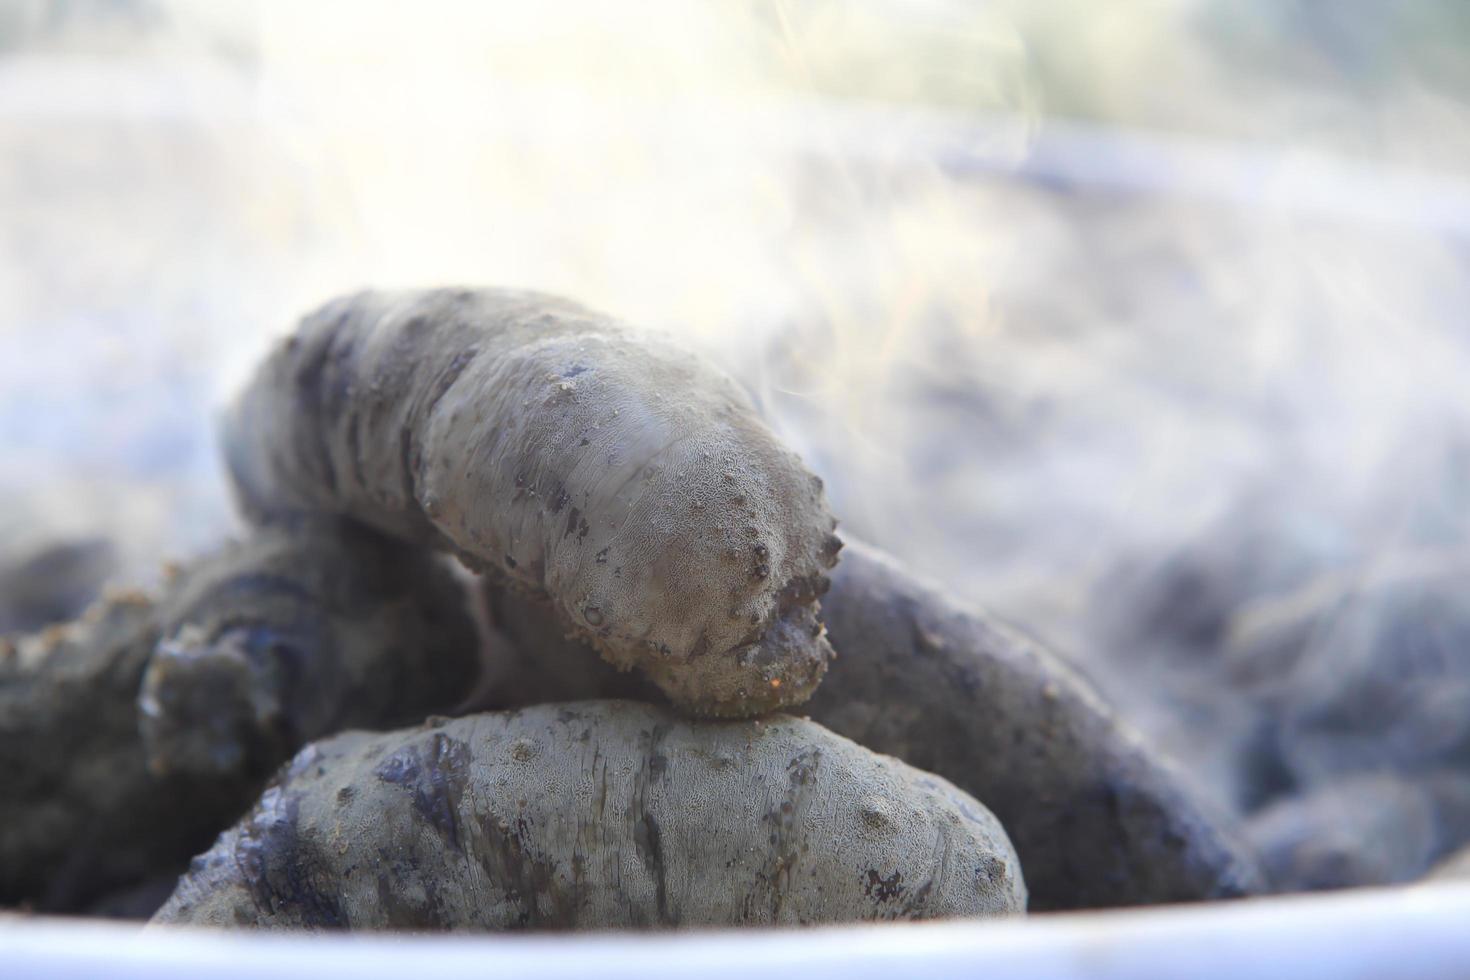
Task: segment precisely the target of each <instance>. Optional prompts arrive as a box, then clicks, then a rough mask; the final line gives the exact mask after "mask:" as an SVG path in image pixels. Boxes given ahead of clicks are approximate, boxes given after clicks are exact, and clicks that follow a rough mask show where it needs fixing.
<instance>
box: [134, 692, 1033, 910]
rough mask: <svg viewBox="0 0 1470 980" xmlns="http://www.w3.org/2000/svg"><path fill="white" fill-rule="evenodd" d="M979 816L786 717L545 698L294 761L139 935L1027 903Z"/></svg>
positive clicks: (994, 832) (916, 777)
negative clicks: (739, 717)
mask: <svg viewBox="0 0 1470 980" xmlns="http://www.w3.org/2000/svg"><path fill="white" fill-rule="evenodd" d="M1025 902H1026V893H1025V885H1024V883H1023V881H1022V878H1021V872H1020V867H1019V865H1018V864H1017V862H1016V858H1015V854H1014V853H1013V851H1012V850H1011V846H1010V843H1009V842H1008V840H1007V839H1006V836H1005V833H1004V831H1003V830H1002V829H1001V827H1000V825H999V823H998V822H997V821H996V820H995V818H994V817H993V816H991V815H990V813H989V812H988V811H987V810H985V808H984V807H982V806H981V805H980V804H979V803H977V802H975V801H974V800H972V799H970V798H969V797H967V796H965V795H964V794H963V793H961V792H960V791H958V790H957V789H955V788H954V787H953V786H952V785H950V784H949V783H946V782H945V781H944V780H942V779H939V778H937V777H934V776H931V775H929V774H927V773H923V772H919V771H918V770H915V769H911V768H910V767H908V766H906V765H904V764H903V763H901V762H899V761H898V760H896V759H892V758H888V757H886V756H879V755H875V754H874V753H871V752H868V751H867V750H865V749H863V748H862V747H861V746H858V745H856V744H854V743H852V742H850V741H848V740H847V739H844V738H841V737H840V736H837V735H834V734H832V733H830V732H828V731H826V730H825V729H823V728H821V727H820V726H818V725H816V724H814V723H812V722H809V721H805V720H801V719H796V718H791V717H788V716H784V715H775V716H772V717H771V718H769V719H767V720H765V721H763V722H762V721H756V722H750V721H724V722H693V723H691V722H688V721H686V720H684V719H682V718H680V717H679V716H677V715H675V714H673V713H671V712H670V711H669V710H668V709H665V708H661V707H655V706H650V705H643V704H637V703H634V702H626V701H588V702H574V703H568V704H562V705H542V706H537V707H534V708H530V709H527V710H524V711H516V712H506V713H501V714H486V715H474V716H469V717H465V718H460V719H457V720H454V721H448V722H442V723H438V724H430V725H426V726H423V727H421V728H419V729H415V730H409V731H405V732H398V733H390V734H384V735H368V734H364V733H347V734H344V735H339V736H336V737H334V738H331V739H327V740H325V741H322V742H319V743H317V744H315V745H313V746H310V747H308V748H307V749H305V750H303V751H302V752H301V753H300V754H299V755H298V756H297V758H296V759H295V760H294V761H293V763H292V764H291V766H290V767H289V768H288V769H287V770H286V771H285V772H284V773H283V774H282V775H281V776H280V777H279V778H278V780H277V781H276V783H275V784H273V785H272V786H271V787H270V788H268V789H267V791H266V793H265V795H264V796H263V797H262V799H261V801H260V803H259V804H258V805H257V806H256V808H255V809H254V810H253V811H252V812H251V813H250V814H249V815H248V816H247V817H246V818H245V819H244V820H243V821H241V823H239V824H238V825H237V826H236V827H234V828H232V829H231V830H229V831H227V832H226V833H225V834H223V835H221V837H220V839H219V841H218V842H217V843H216V844H215V846H214V848H213V849H211V850H210V851H209V852H207V853H206V854H204V855H202V856H201V857H199V858H197V859H196V860H195V862H194V865H193V868H192V870H191V872H190V873H189V874H188V875H186V876H185V877H184V879H183V880H182V881H181V883H180V885H179V888H178V890H177V891H176V892H175V893H174V895H173V896H172V897H171V898H170V899H169V901H168V902H167V903H166V904H165V905H164V907H163V909H161V910H160V912H159V914H158V915H157V916H156V918H155V920H154V921H155V922H160V923H191V924H199V925H211V926H258V927H270V928H289V927H298V928H303V927H304V928H314V929H336V928H343V929H426V930H449V929H453V930H462V929H485V930H505V929H607V928H668V927H695V926H733V925H775V924H786V925H795V924H809V923H821V922H844V921H860V920H863V921H871V920H890V919H928V918H939V917H949V916H998V915H1007V914H1017V913H1020V912H1022V911H1024V909H1025Z"/></svg>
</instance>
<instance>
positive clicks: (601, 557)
mask: <svg viewBox="0 0 1470 980" xmlns="http://www.w3.org/2000/svg"><path fill="white" fill-rule="evenodd" d="M608 550H609V549H608V548H603V549H602V550H601V551H599V552H598V553H597V564H599V565H606V564H607V553H608Z"/></svg>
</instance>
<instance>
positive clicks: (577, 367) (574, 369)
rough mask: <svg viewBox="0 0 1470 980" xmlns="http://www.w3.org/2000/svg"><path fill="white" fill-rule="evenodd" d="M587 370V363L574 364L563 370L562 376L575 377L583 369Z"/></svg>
mask: <svg viewBox="0 0 1470 980" xmlns="http://www.w3.org/2000/svg"><path fill="white" fill-rule="evenodd" d="M586 370H587V368H586V366H585V365H582V364H574V365H572V366H571V367H569V368H567V369H566V370H565V371H563V372H562V373H561V376H562V377H563V378H575V377H576V376H577V375H579V374H581V373H582V372H583V371H586Z"/></svg>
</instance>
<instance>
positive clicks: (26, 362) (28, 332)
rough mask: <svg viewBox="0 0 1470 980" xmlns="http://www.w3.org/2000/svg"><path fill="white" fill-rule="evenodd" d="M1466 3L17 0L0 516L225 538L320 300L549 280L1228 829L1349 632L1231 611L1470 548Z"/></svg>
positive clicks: (9, 50)
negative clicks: (663, 358)
mask: <svg viewBox="0 0 1470 980" xmlns="http://www.w3.org/2000/svg"><path fill="white" fill-rule="evenodd" d="M1465 21H1466V18H1465V17H1464V16H1463V15H1461V14H1459V13H1458V7H1457V5H1456V4H1455V3H1453V2H1445V3H1421V4H1407V3H1341V4H1333V5H1325V4H1324V5H1310V4H1287V5H1283V4H1276V3H1267V2H1264V0H1253V2H1247V3H1233V2H1231V3H1227V2H1223V0H1195V2H1148V0H1138V2H1130V3H1112V4H1095V3H1091V2H1088V0H1052V2H1042V3H1036V2H1021V0H1013V2H990V3H980V4H977V3H972V2H962V0H928V2H924V3H897V2H893V3H873V4H861V5H857V4H843V3H836V2H828V0H818V2H801V3H799V2H794V0H792V2H780V0H773V2H748V3H747V2H738V3H737V2H717V3H700V4H692V3H685V2H681V0H656V2H647V3H639V4H634V5H616V6H614V5H608V4H600V3H595V2H591V0H584V2H577V3H572V4H558V5H555V8H554V9H553V8H550V7H546V6H544V5H536V4H510V3H505V4H501V3H495V4H486V3H474V2H459V3H451V2H436V3H427V4H416V5H414V6H413V8H412V11H411V12H410V10H409V8H407V7H405V6H403V5H401V4H396V3H388V2H382V0H350V2H349V0H330V2H314V3H310V4H298V3H288V2H284V0H237V2H232V3H221V4H209V5H196V4H188V3H183V2H162V0H159V2H149V0H131V2H129V0H91V2H72V3H63V2H56V0H31V2H18V3H11V4H8V5H6V6H3V7H0V249H3V253H0V324H3V326H0V440H3V444H4V446H5V447H6V453H7V462H8V464H9V465H7V467H5V470H4V472H3V473H0V499H3V500H4V501H5V510H6V512H7V513H8V514H10V515H15V516H13V517H12V519H11V520H10V521H9V522H8V525H7V527H6V528H0V531H3V532H4V533H8V534H10V535H12V536H15V537H24V536H27V535H29V536H32V537H34V536H36V535H39V534H44V533H67V534H71V533H81V532H82V531H85V530H88V529H96V528H101V529H104V530H106V531H108V532H109V533H111V534H113V535H114V536H116V537H118V538H119V539H120V540H121V541H122V543H123V544H124V546H125V548H126V549H127V553H128V554H129V555H130V556H131V558H132V560H133V562H134V567H135V569H136V570H137V572H138V574H140V575H146V572H145V571H144V569H146V567H148V565H149V563H151V562H153V561H155V560H156V559H157V558H158V557H160V556H162V555H165V554H170V553H179V552H187V551H191V550H196V549H197V548H199V547H202V546H203V545H204V544H206V543H207V542H208V541H210V540H213V539H214V538H215V537H217V536H218V535H220V534H222V533H224V532H225V530H226V529H228V527H229V526H230V522H231V518H230V515H229V507H228V501H227V497H226V493H225V491H224V488H223V487H222V486H221V482H220V480H219V477H218V475H217V466H216V464H215V461H214V457H213V452H214V450H213V445H212V413H213V411H214V410H215V409H216V408H217V406H218V405H219V404H220V403H221V401H222V400H223V399H224V398H225V397H226V395H227V394H228V392H229V391H230V390H231V389H232V388H233V387H234V386H235V385H237V384H238V383H239V382H240V380H241V379H242V377H243V375H244V373H245V372H246V371H247V370H248V368H249V365H250V364H251V363H252V362H253V360H254V359H255V358H256V357H257V356H258V355H259V354H260V352H261V351H262V350H263V349H264V348H265V346H266V344H267V343H268V341H269V339H270V338H271V337H272V336H274V335H276V334H278V333H280V332H281V331H283V330H284V329H286V328H287V326H288V325H289V324H290V322H291V320H292V318H293V317H294V316H295V315H296V314H298V313H299V312H300V311H301V310H303V309H305V308H307V307H309V306H311V305H313V304H315V303H316V302H318V301H319V300H321V299H322V298H323V297H325V296H328V295H330V294H333V293H337V292H341V291H343V290H346V289H351V288H356V287H359V286H361V285H363V284H373V285H380V286H418V285H433V284H440V283H449V282H464V283H486V284H494V283H501V284H514V285H520V286H527V287H536V288H543V289H548V290H552V291H557V292H563V293H567V294H570V295H573V296H576V297H578V298H579V299H581V300H583V301H585V302H587V303H589V304H591V305H594V306H597V307H601V308H604V309H607V310H609V311H613V312H616V313H619V314H621V315H623V316H624V317H626V318H628V319H630V320H632V321H635V322H638V323H640V324H646V325H648V326H650V327H652V328H655V329H660V330H667V331H672V332H676V333H678V334H680V335H681V336H683V337H684V338H685V339H686V340H687V341H688V342H690V343H692V344H695V345H697V346H700V347H702V348H704V349H705V350H707V351H708V352H709V353H710V354H711V355H712V356H713V357H715V358H716V359H717V360H719V361H721V362H722V363H724V364H726V365H727V366H729V367H731V368H732V369H733V370H734V371H736V373H738V374H739V375H740V376H741V377H742V378H744V379H745V380H746V381H747V383H748V384H749V385H750V387H751V389H752V390H753V392H754V393H755V394H756V396H757V397H758V399H759V400H760V402H761V404H762V406H763V408H764V409H765V410H766V411H767V412H768V414H769V415H770V417H771V418H772V419H773V420H774V421H775V423H776V424H777V425H778V427H780V428H781V430H782V432H783V434H784V435H786V437H787V438H789V439H790V440H791V441H792V442H793V443H794V444H796V445H797V446H798V447H799V448H800V449H801V450H802V451H803V453H804V454H805V455H806V456H807V458H808V459H809V460H810V461H811V462H812V463H813V465H814V467H815V468H816V469H817V470H818V471H819V472H821V473H822V474H823V476H824V477H826V479H827V483H828V486H829V488H830V491H831V494H832V497H833V499H834V503H835V505H836V507H837V509H838V511H839V513H840V514H841V515H843V518H844V524H845V527H846V528H848V529H849V530H850V531H852V532H853V533H855V534H859V535H862V536H864V537H867V538H870V539H872V540H874V541H876V542H878V543H880V544H882V545H884V546H886V547H888V548H889V549H891V550H893V551H895V552H897V553H899V554H900V555H901V556H903V557H904V558H906V559H908V560H909V561H910V562H911V563H912V564H913V565H915V566H916V567H919V568H921V569H923V570H924V571H926V572H927V573H929V574H931V575H933V576H935V577H937V578H939V579H941V580H943V581H945V582H946V583H947V584H948V585H949V587H950V588H952V589H953V590H954V591H955V592H957V593H959V594H961V595H963V596H965V597H967V598H969V599H971V600H973V601H976V602H979V603H982V604H984V605H987V606H989V607H991V608H994V609H996V610H998V611H1000V612H1002V613H1003V614H1005V615H1007V616H1008V617H1010V618H1012V619H1014V620H1017V621H1019V622H1020V623H1022V624H1024V625H1025V626H1027V627H1028V628H1030V629H1031V630H1032V631H1033V632H1036V633H1039V634H1041V635H1042V636H1044V637H1046V638H1049V639H1051V640H1053V641H1054V642H1055V643H1056V644H1057V645H1058V646H1059V647H1060V648H1061V649H1063V650H1064V651H1065V652H1066V653H1067V654H1068V655H1069V656H1072V657H1074V658H1076V659H1077V660H1078V661H1079V662H1080V663H1081V664H1082V665H1083V666H1084V668H1085V669H1086V670H1088V671H1089V672H1090V673H1091V674H1092V675H1093V676H1094V677H1096V678H1097V680H1098V681H1099V683H1100V684H1102V685H1103V687H1104V688H1105V689H1106V690H1107V691H1108V692H1109V693H1110V694H1111V695H1112V696H1113V697H1114V698H1115V699H1117V700H1119V701H1120V702H1122V703H1123V704H1124V705H1125V706H1127V708H1128V710H1129V711H1131V712H1133V713H1134V714H1135V715H1136V717H1138V718H1139V719H1140V721H1141V722H1142V723H1143V724H1145V725H1146V726H1147V727H1149V728H1150V729H1151V730H1153V731H1154V732H1155V733H1156V734H1158V735H1160V737H1161V738H1164V739H1166V740H1167V741H1168V744H1170V745H1171V746H1173V747H1175V749H1176V750H1177V751H1179V752H1180V753H1182V754H1184V755H1186V756H1187V757H1189V758H1190V760H1191V762H1192V763H1193V765H1192V767H1191V768H1192V770H1193V771H1194V772H1195V773H1196V774H1197V775H1198V776H1199V778H1201V779H1202V780H1203V781H1205V782H1206V783H1207V784H1208V787H1209V789H1210V791H1211V792H1213V793H1214V794H1215V795H1216V796H1217V797H1219V798H1220V799H1222V800H1223V801H1225V802H1227V803H1229V804H1231V805H1241V806H1245V805H1254V802H1251V801H1256V802H1259V798H1260V797H1261V796H1262V795H1263V794H1265V795H1269V792H1268V791H1265V790H1261V788H1260V787H1261V786H1262V785H1265V784H1264V783H1262V779H1263V778H1264V777H1261V776H1259V775H1258V774H1257V773H1256V772H1255V770H1253V769H1250V768H1249V767H1246V769H1245V770H1244V774H1242V766H1241V759H1242V758H1245V757H1252V756H1251V754H1252V753H1256V754H1257V755H1260V754H1261V750H1260V749H1259V747H1260V745H1261V744H1263V743H1262V739H1263V738H1266V737H1265V736H1262V734H1261V730H1262V725H1263V724H1264V722H1263V720H1262V719H1263V718H1266V719H1267V720H1269V719H1270V718H1275V717H1277V716H1278V715H1279V711H1277V709H1276V708H1273V707H1272V705H1271V696H1272V692H1279V691H1282V690H1287V689H1288V688H1287V684H1288V681H1287V680H1286V679H1285V676H1286V674H1287V673H1290V672H1292V671H1296V672H1300V676H1308V675H1310V674H1312V672H1313V671H1320V670H1321V669H1322V667H1321V666H1320V664H1322V663H1331V662H1332V661H1331V658H1332V657H1333V656H1335V655H1336V654H1335V653H1334V651H1335V650H1339V649H1343V643H1345V642H1347V641H1340V642H1334V643H1325V641H1323V640H1322V637H1325V636H1338V637H1341V635H1342V632H1343V631H1344V630H1357V631H1359V635H1360V636H1367V635H1369V633H1370V632H1371V631H1370V629H1369V626H1367V625H1365V624H1366V623H1367V622H1369V621H1371V622H1374V623H1376V622H1378V621H1379V619H1380V618H1381V617H1379V618H1375V617H1374V616H1372V615H1371V612H1372V609H1371V608H1370V609H1369V610H1368V612H1367V613H1365V612H1364V609H1363V607H1361V606H1352V608H1353V609H1354V610H1355V612H1354V613H1353V617H1356V618H1342V617H1340V616H1338V615H1337V614H1336V613H1334V612H1333V611H1332V610H1334V609H1339V608H1347V607H1346V606H1343V605H1342V602H1340V601H1339V602H1336V604H1333V603H1327V604H1326V605H1325V606H1321V607H1313V609H1314V610H1315V611H1314V612H1312V613H1311V614H1310V616H1315V617H1316V619H1312V620H1311V622H1312V623H1314V624H1315V625H1314V626H1311V627H1310V628H1309V627H1301V629H1305V630H1306V633H1305V634H1300V631H1299V633H1297V634H1290V631H1287V632H1286V633H1282V632H1281V631H1278V632H1277V633H1274V634H1271V635H1273V636H1285V635H1288V634H1290V635H1307V636H1310V637H1315V638H1316V639H1313V640H1311V641H1310V642H1309V641H1307V640H1301V639H1297V640H1292V641H1284V640H1283V641H1280V642H1279V643H1277V644H1276V647H1274V648H1273V647H1272V646H1271V645H1270V644H1266V645H1265V646H1262V645H1260V644H1256V645H1254V646H1251V645H1250V644H1248V643H1247V641H1246V640H1245V639H1242V637H1247V638H1249V637H1259V636H1261V635H1265V634H1262V633H1261V632H1260V630H1261V627H1260V626H1259V624H1260V623H1261V622H1262V621H1263V619H1262V617H1266V618H1267V619H1269V616H1270V615H1276V616H1277V617H1278V618H1280V617H1287V613H1286V612H1282V611H1281V609H1282V608H1284V607H1280V603H1282V602H1284V601H1286V597H1292V596H1295V597H1298V598H1299V597H1300V596H1303V595H1311V594H1317V593H1322V592H1323V590H1326V591H1327V592H1331V590H1332V589H1333V588H1338V592H1335V593H1333V594H1334V595H1349V594H1351V595H1376V594H1377V593H1376V592H1374V591H1373V590H1372V589H1368V590H1362V589H1357V590H1355V589H1354V588H1353V587H1351V586H1341V583H1344V582H1347V583H1357V582H1361V581H1364V580H1369V581H1376V580H1374V579H1373V578H1372V577H1373V576H1374V575H1375V574H1378V572H1379V571H1380V570H1381V569H1382V568H1383V567H1384V566H1385V565H1386V564H1392V563H1394V562H1402V561H1406V560H1409V559H1406V558H1405V556H1409V558H1412V557H1413V556H1415V555H1420V554H1422V553H1425V552H1429V553H1433V554H1436V555H1439V554H1450V555H1457V554H1463V553H1464V551H1465V549H1466V531H1467V527H1466V522H1467V520H1470V517H1467V514H1470V510H1467V507H1466V504H1467V499H1466V498H1467V492H1470V461H1467V460H1470V442H1467V435H1466V434H1467V432H1470V429H1467V419H1466V415H1467V413H1470V400H1467V398H1466V397H1465V394H1464V392H1465V379H1466V378H1467V377H1470V373H1467V368H1470V356H1467V354H1470V352H1467V345H1470V334H1467V331H1466V328H1465V323H1464V311H1465V310H1467V309H1470V276H1467V275H1466V272H1467V269H1466V262H1467V250H1466V241H1467V236H1470V181H1467V180H1465V179H1464V176H1463V175H1464V173H1465V172H1466V167H1467V164H1470V136H1467V134H1470V125H1467V124H1470V112H1467V110H1466V107H1465V104H1464V96H1465V94H1466V93H1467V92H1470V71H1467V70H1466V69H1465V68H1464V67H1463V63H1464V62H1463V58H1462V57H1460V56H1459V55H1458V52H1459V51H1461V50H1463V48H1462V47H1461V46H1460V45H1461V44H1462V43H1463V40H1464V38H1465V37H1466V36H1467V35H1470V24H1467V23H1466V22H1465ZM1436 581H1437V582H1438V580H1436ZM1324 583H1326V584H1324ZM1333 583H1338V585H1334V584H1333ZM1314 588H1315V589H1316V590H1317V593H1314V592H1313V589H1314ZM1434 588H1435V589H1436V590H1441V589H1442V583H1440V584H1436V585H1435V586H1434ZM1451 591H1453V589H1451ZM1436 594H1438V592H1436ZM1460 594H1461V595H1470V591H1467V590H1461V592H1460ZM1397 601H1398V600H1395V602H1397ZM1273 603H1276V604H1277V605H1276V606H1273V605H1272V604H1273ZM1394 608H1398V607H1397V606H1395V607H1394ZM1436 608H1438V607H1436ZM1273 610H1274V611H1273ZM1304 615H1305V614H1304ZM1395 615H1396V614H1395ZM1310 616H1309V618H1310ZM1395 621H1397V622H1401V623H1402V622H1407V623H1408V625H1407V626H1405V627H1404V628H1405V629H1408V630H1410V631H1412V629H1413V628H1414V626H1413V624H1414V620H1413V617H1409V618H1408V619H1407V620H1406V619H1405V617H1402V616H1398V617H1397V619H1396V620H1395ZM1253 630H1255V632H1252V631H1253ZM1354 642H1357V641H1354ZM1363 642H1367V641H1366V640H1365V641H1363ZM1251 643H1255V641H1254V640H1252V641H1251ZM1247 646H1248V647H1249V650H1250V651H1254V652H1247V653H1242V652H1240V651H1241V650H1242V649H1243V648H1244V647H1247ZM1276 648H1280V650H1279V653H1276V654H1270V655H1269V656H1268V654H1267V653H1263V652H1261V651H1263V650H1270V649H1276ZM1466 656H1467V655H1466V654H1462V653H1452V654H1450V657H1451V660H1452V661H1453V662H1454V664H1456V665H1458V666H1456V667H1455V668H1454V669H1455V670H1459V671H1461V672H1462V673H1470V668H1467V667H1466V666H1465V658H1466ZM1263 658H1267V659H1269V661H1270V662H1269V664H1266V665H1264V666H1263V663H1265V661H1264V660H1263ZM1272 658H1274V659H1272ZM1324 658H1325V659H1324ZM1308 664H1316V665H1317V666H1304V665H1308ZM1243 665H1244V666H1243ZM1329 672H1330V671H1329ZM1451 672H1452V673H1453V670H1452V671H1451ZM1292 676H1298V675H1297V674H1295V673H1294V674H1292ZM1262 678H1265V679H1264V680H1262ZM1263 685H1264V686H1263ZM1355 696H1356V695H1355ZM1273 712H1275V713H1274V714H1273ZM1329 713H1330V712H1329ZM1271 737H1277V736H1271ZM1266 740H1267V741H1269V740H1270V739H1269V738H1266ZM1292 744H1293V745H1295V744H1296V743H1295V742H1293V743H1292ZM1302 744H1306V743H1305V742H1303V743H1302ZM1265 755H1268V756H1270V757H1271V758H1270V759H1268V760H1267V762H1268V763H1269V765H1267V763H1262V765H1267V768H1270V767H1273V766H1274V767H1275V768H1277V769H1281V768H1282V767H1285V768H1286V769H1288V770H1292V771H1290V772H1287V773H1286V775H1285V776H1281V777H1280V778H1281V779H1282V780H1284V782H1282V783H1281V785H1287V784H1290V783H1291V781H1292V780H1298V779H1303V778H1307V777H1306V776H1304V775H1303V774H1302V773H1301V772H1297V771H1295V769H1294V768H1293V766H1292V764H1291V763H1290V762H1289V760H1288V761H1283V758H1282V757H1283V755H1284V756H1286V757H1291V756H1292V753H1291V752H1290V751H1285V750H1282V749H1281V748H1280V747H1279V746H1278V747H1276V748H1273V749H1271V750H1270V751H1269V752H1266V753H1265ZM1309 768H1310V767H1309ZM1313 771H1315V770H1313ZM1272 785H1275V784H1272ZM1252 787H1255V788H1254V789H1253V788H1252Z"/></svg>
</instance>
